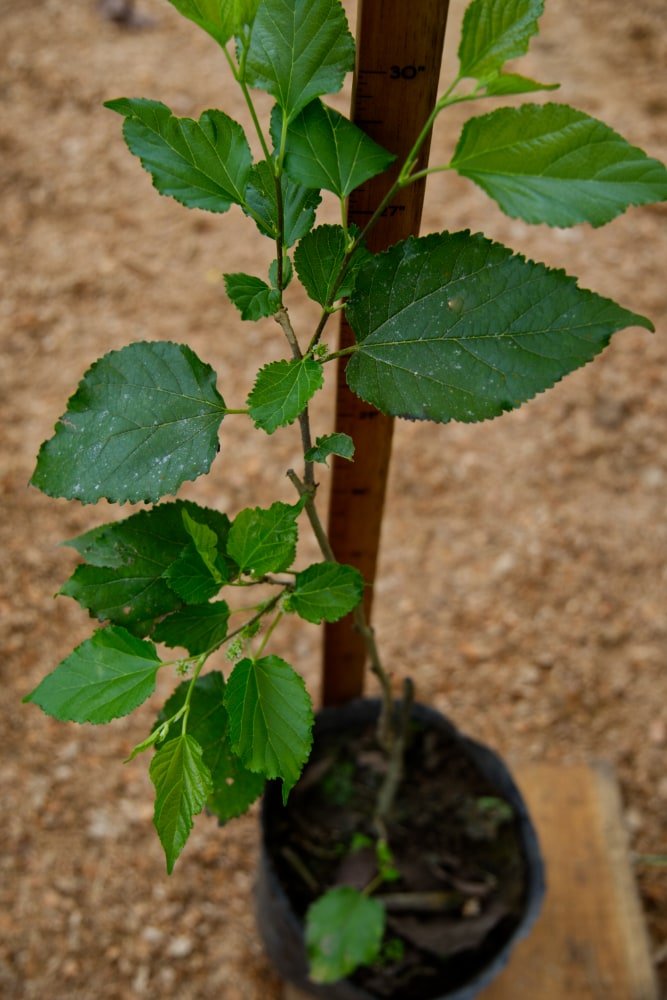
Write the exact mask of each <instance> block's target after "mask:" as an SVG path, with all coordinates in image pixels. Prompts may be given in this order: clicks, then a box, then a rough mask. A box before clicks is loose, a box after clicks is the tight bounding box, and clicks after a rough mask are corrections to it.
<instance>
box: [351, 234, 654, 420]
mask: <svg viewBox="0 0 667 1000" xmlns="http://www.w3.org/2000/svg"><path fill="white" fill-rule="evenodd" d="M348 318H349V320H350V323H351V325H352V328H353V329H354V331H355V333H356V336H357V339H358V342H359V347H358V350H357V352H356V353H355V354H353V355H352V356H351V358H350V361H349V362H348V365H347V372H346V374H347V381H348V384H349V386H350V388H351V389H352V390H353V392H356V393H357V395H359V396H361V397H362V399H365V400H367V401H368V402H370V403H372V404H373V405H374V406H377V407H378V409H380V410H382V411H383V412H384V413H390V414H393V415H395V416H404V417H409V418H412V419H417V420H435V421H439V422H443V423H444V422H447V421H448V420H461V421H464V422H466V423H468V422H472V421H476V420H485V419H487V418H489V417H495V416H498V415H499V414H500V413H502V412H503V411H504V410H511V409H514V408H515V407H517V406H520V405H521V403H523V402H524V401H525V400H527V399H530V398H531V397H533V396H534V395H535V394H536V393H538V392H542V391H543V390H544V389H547V388H549V387H550V386H552V385H553V384H554V383H555V382H558V381H559V379H561V378H562V377H563V376H564V375H566V374H567V373H568V372H571V371H574V369H576V368H579V367H580V366H581V365H584V364H586V362H587V361H590V360H591V359H592V358H593V357H595V355H596V354H598V353H599V352H600V351H601V350H602V348H603V347H605V346H606V345H607V343H608V342H609V339H610V337H611V335H612V334H613V333H614V332H615V331H616V330H620V329H621V328H622V327H626V326H634V325H636V326H644V327H646V328H647V329H652V326H651V323H650V321H649V320H647V319H646V318H645V317H643V316H638V315H636V314H635V313H631V312H628V311H627V310H625V309H622V308H621V307H620V306H618V305H616V303H615V302H612V301H611V300H610V299H603V298H601V297H600V296H599V295H595V294H594V293H593V292H588V291H586V290H584V289H581V288H578V287H577V283H576V280H575V279H574V278H570V277H568V276H567V275H566V274H565V272H563V271H555V270H550V269H549V268H547V267H545V266H544V265H543V264H535V263H533V262H532V261H527V260H526V259H525V258H524V257H522V256H521V255H520V254H513V253H512V252H511V250H508V249H507V247H504V246H502V245H501V244H499V243H492V242H491V241H490V240H487V239H485V238H484V237H483V236H481V235H479V234H478V235H476V236H471V235H470V234H469V233H467V232H463V233H453V234H452V233H440V234H434V235H432V236H427V237H424V238H423V239H414V238H410V239H408V240H406V241H405V242H403V243H398V244H397V245H396V246H394V247H392V248H391V249H390V250H388V251H387V252H386V253H383V254H380V255H379V256H376V257H374V258H373V261H372V263H371V264H369V265H368V267H366V268H364V270H363V271H362V272H361V274H360V276H359V280H358V287H357V291H356V292H355V295H354V297H353V298H352V299H351V300H350V303H349V307H348Z"/></svg>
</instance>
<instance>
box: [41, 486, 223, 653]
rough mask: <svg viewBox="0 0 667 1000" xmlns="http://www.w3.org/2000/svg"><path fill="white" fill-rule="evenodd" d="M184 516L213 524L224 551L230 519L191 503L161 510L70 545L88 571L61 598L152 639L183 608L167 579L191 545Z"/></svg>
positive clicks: (96, 530)
mask: <svg viewBox="0 0 667 1000" xmlns="http://www.w3.org/2000/svg"><path fill="white" fill-rule="evenodd" d="M184 512H189V513H190V514H192V516H193V517H195V518H196V519H197V521H198V522H200V523H204V524H208V526H209V527H210V528H212V529H213V531H215V534H216V537H217V538H218V540H219V542H220V544H221V546H223V547H224V544H225V542H226V539H227V535H228V533H229V528H230V522H229V518H228V517H227V515H226V514H221V513H219V512H218V511H215V510H209V509H207V508H204V507H198V506H197V504H194V503H190V502H189V501H185V502H184V501H182V500H177V501H175V502H173V503H164V504H160V505H159V506H157V507H154V508H153V509H152V510H142V511H139V512H138V513H137V514H132V516H131V517H128V518H126V519H125V520H123V521H117V522H115V523H113V524H105V525H102V526H101V527H99V528H93V530H92V531H88V532H86V533H85V534H83V535H79V537H78V538H74V539H72V540H71V541H69V542H67V543H66V544H67V545H69V546H71V547H72V548H74V549H76V551H77V552H78V553H79V554H80V555H81V556H83V558H84V559H85V560H86V565H83V566H78V567H77V568H76V569H75V571H74V573H73V574H72V576H71V577H70V579H69V580H68V581H67V583H65V584H64V586H63V587H62V588H61V591H60V593H61V594H66V595H67V596H68V597H73V598H74V600H75V601H78V602H79V604H81V605H82V606H83V607H84V608H87V609H88V610H89V611H90V612H91V614H93V615H95V616H96V617H98V618H99V619H101V620H102V621H104V620H108V621H111V622H114V623H115V624H117V625H124V626H125V627H126V628H127V629H129V631H130V632H133V633H134V634H135V635H139V636H142V635H147V634H149V633H150V631H151V629H152V628H153V625H154V620H155V619H156V618H160V617H162V615H166V614H168V613H169V612H170V611H176V610H177V609H178V608H180V607H181V603H182V602H181V599H180V598H179V597H178V596H177V594H176V593H175V591H174V590H172V589H171V587H169V586H168V584H167V581H166V579H165V574H166V573H167V571H168V570H169V568H170V566H172V565H173V564H174V563H175V562H177V561H178V559H179V557H180V556H181V554H182V552H183V550H184V548H186V547H188V546H189V543H190V536H189V535H188V532H187V531H186V529H185V526H184V524H183V513H184Z"/></svg>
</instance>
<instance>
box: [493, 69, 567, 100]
mask: <svg viewBox="0 0 667 1000" xmlns="http://www.w3.org/2000/svg"><path fill="white" fill-rule="evenodd" d="M559 87H560V84H559V83H539V82H538V81H537V80H531V79H530V77H527V76H520V75H519V73H498V75H497V76H492V77H490V78H489V79H488V80H485V81H484V88H485V93H486V94H487V96H489V97H501V96H506V95H508V94H529V93H531V92H532V91H535V90H558V88H559Z"/></svg>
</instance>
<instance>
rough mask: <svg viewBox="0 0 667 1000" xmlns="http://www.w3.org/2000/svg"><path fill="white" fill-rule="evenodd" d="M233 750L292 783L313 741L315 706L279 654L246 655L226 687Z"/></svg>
mask: <svg viewBox="0 0 667 1000" xmlns="http://www.w3.org/2000/svg"><path fill="white" fill-rule="evenodd" d="M225 707H226V708H227V711H228V713H229V724H230V741H231V745H232V749H233V750H234V752H235V753H237V754H238V755H239V757H240V758H241V760H242V761H243V763H244V764H245V765H246V767H248V768H249V769H250V770H251V771H256V772H258V773H259V774H263V775H264V776H265V777H267V778H282V780H283V799H286V798H287V795H288V794H289V790H290V789H291V788H292V787H293V786H294V785H295V784H296V782H297V781H298V779H299V775H300V774H301V770H302V768H303V765H304V764H305V762H306V760H307V759H308V755H309V753H310V747H311V743H312V725H313V708H312V704H311V700H310V695H309V694H308V692H307V691H306V686H305V684H304V682H303V679H302V678H301V677H300V676H299V675H298V674H297V673H296V671H295V670H293V669H292V667H290V665H289V663H285V661H284V660H281V659H280V657H278V656H264V657H262V658H261V659H259V660H250V659H245V660H241V662H240V663H237V665H236V666H235V667H234V670H233V671H232V673H231V676H230V678H229V681H228V682H227V690H226V691H225Z"/></svg>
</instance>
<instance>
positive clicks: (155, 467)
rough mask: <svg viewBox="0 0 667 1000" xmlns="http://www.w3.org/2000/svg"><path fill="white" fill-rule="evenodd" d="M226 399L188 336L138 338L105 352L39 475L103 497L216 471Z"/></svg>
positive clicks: (71, 493) (163, 487) (46, 449)
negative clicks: (180, 339)
mask: <svg viewBox="0 0 667 1000" xmlns="http://www.w3.org/2000/svg"><path fill="white" fill-rule="evenodd" d="M224 415H225V403H224V400H223V398H222V396H221V395H220V393H219V392H218V390H217V389H216V387H215V372H214V371H213V369H212V368H211V367H210V366H209V365H206V364H204V363H203V362H202V361H200V360H199V358H198V357H197V355H196V354H195V353H194V352H193V351H191V350H190V348H189V347H186V346H185V345H182V344H172V343H168V342H165V341H154V342H151V343H147V342H141V343H137V344H130V346H129V347H124V348H122V350H120V351H111V353H110V354H105V356H104V357H103V358H101V359H100V360H99V361H96V362H95V364H94V365H93V366H92V367H91V368H89V369H88V371H87V372H86V374H85V375H84V378H83V381H82V382H81V383H80V385H79V388H78V389H77V391H76V392H75V394H74V395H73V396H72V397H71V399H70V400H69V402H68V404H67V412H66V413H65V415H64V416H63V417H61V419H60V421H59V422H58V423H57V424H56V428H55V435H54V437H52V438H51V439H50V440H49V441H47V442H45V444H43V445H42V447H41V450H40V452H39V456H38V459H37V468H36V469H35V472H34V474H33V477H32V480H31V482H32V484H33V485H34V486H37V487H38V488H39V489H40V490H42V491H43V492H44V493H47V494H48V495H49V496H55V497H66V498H67V499H69V500H72V499H75V500H81V501H82V502H83V503H96V502H97V501H98V500H100V499H102V498H103V497H104V498H106V499H107V500H111V501H115V502H117V503H125V501H130V502H131V503H135V502H137V501H140V500H145V501H146V502H149V501H152V502H154V501H156V500H159V499H160V497H162V496H165V494H167V493H175V492H176V490H177V489H178V488H179V486H181V484H182V483H184V482H186V480H188V479H196V478H197V476H201V475H202V474H203V473H205V472H208V470H209V468H210V467H211V463H212V461H213V459H214V458H215V456H216V453H217V448H218V428H219V426H220V424H221V423H222V418H223V417H224Z"/></svg>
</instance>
